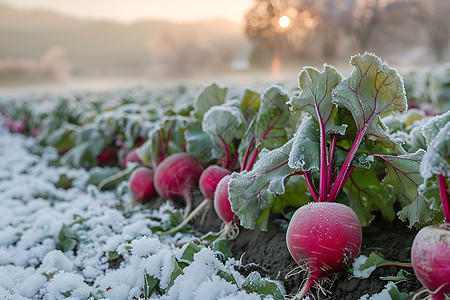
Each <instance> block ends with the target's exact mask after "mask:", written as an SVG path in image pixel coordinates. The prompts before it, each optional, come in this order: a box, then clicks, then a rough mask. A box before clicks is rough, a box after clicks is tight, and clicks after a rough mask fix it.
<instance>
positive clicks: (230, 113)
mask: <svg viewBox="0 0 450 300" xmlns="http://www.w3.org/2000/svg"><path fill="white" fill-rule="evenodd" d="M243 124H244V122H243V119H242V115H241V113H240V110H239V108H238V107H237V106H232V105H228V104H224V105H220V106H214V107H212V108H211V109H210V110H208V112H207V113H206V114H205V116H204V119H203V121H202V128H203V131H204V132H205V133H207V134H208V135H209V136H210V138H211V141H212V144H213V153H212V157H214V158H220V157H222V156H224V155H227V154H228V155H230V154H233V153H234V152H235V149H234V140H235V139H236V138H237V137H239V136H241V135H242V134H243V132H244V130H245V128H244V125H243Z"/></svg>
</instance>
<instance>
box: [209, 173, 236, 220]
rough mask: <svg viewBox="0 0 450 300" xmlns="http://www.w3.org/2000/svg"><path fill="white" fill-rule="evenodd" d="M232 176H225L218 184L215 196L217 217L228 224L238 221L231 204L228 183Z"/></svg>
mask: <svg viewBox="0 0 450 300" xmlns="http://www.w3.org/2000/svg"><path fill="white" fill-rule="evenodd" d="M230 179H231V175H226V176H224V177H223V178H222V179H221V180H220V181H219V183H218V184H217V188H216V193H215V195H214V209H215V210H216V213H217V215H218V216H219V217H220V218H221V219H222V220H223V221H224V222H225V223H226V224H228V223H231V222H232V221H233V220H235V219H236V216H235V213H234V212H233V211H232V210H231V203H230V200H229V195H228V182H230Z"/></svg>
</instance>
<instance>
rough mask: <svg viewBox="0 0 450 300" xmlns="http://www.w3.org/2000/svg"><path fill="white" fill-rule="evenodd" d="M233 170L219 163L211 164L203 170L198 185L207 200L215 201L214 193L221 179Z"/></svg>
mask: <svg viewBox="0 0 450 300" xmlns="http://www.w3.org/2000/svg"><path fill="white" fill-rule="evenodd" d="M230 174H231V171H230V170H228V169H225V168H223V167H220V166H217V165H211V166H209V167H207V168H206V169H205V171H203V173H202V175H201V176H200V180H199V183H198V186H199V187H200V191H201V192H202V194H203V196H204V197H205V200H209V201H213V200H214V193H215V191H216V188H217V184H218V183H219V181H220V180H221V179H222V178H223V177H225V176H226V175H230Z"/></svg>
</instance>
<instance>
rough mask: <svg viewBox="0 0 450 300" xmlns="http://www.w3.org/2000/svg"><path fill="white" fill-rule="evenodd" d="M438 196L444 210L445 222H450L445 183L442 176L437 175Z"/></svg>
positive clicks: (449, 208) (449, 204) (449, 206)
mask: <svg viewBox="0 0 450 300" xmlns="http://www.w3.org/2000/svg"><path fill="white" fill-rule="evenodd" d="M438 182H439V194H440V196H441V202H442V208H443V210H444V216H445V222H447V223H448V222H450V203H449V201H448V190H447V183H446V181H445V177H444V175H443V174H439V175H438Z"/></svg>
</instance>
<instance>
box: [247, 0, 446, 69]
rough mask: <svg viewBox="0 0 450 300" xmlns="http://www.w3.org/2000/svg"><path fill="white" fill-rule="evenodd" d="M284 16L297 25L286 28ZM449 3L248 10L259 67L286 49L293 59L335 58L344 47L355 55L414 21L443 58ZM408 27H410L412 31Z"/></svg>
mask: <svg viewBox="0 0 450 300" xmlns="http://www.w3.org/2000/svg"><path fill="white" fill-rule="evenodd" d="M281 16H288V17H289V18H290V20H291V24H290V25H289V26H288V27H287V28H282V27H281V26H280V25H279V24H278V20H279V19H280V17H281ZM449 16H450V1H449V0H255V3H254V5H253V7H252V8H251V9H250V10H249V11H248V12H247V14H246V16H245V18H246V28H245V30H246V34H247V36H248V37H249V39H250V41H251V42H252V44H253V46H254V49H253V53H252V57H251V62H252V63H253V64H254V65H255V64H258V63H260V62H262V61H265V60H267V59H268V58H270V57H271V56H272V55H273V54H274V53H275V52H277V51H280V49H279V48H280V47H281V48H282V52H283V55H285V56H287V57H291V58H292V57H296V56H302V55H304V56H307V55H309V54H311V53H310V52H311V50H310V49H315V50H314V51H315V52H317V51H316V50H318V52H320V55H321V57H323V58H325V59H327V60H333V59H334V58H335V57H336V56H337V55H338V52H339V50H340V49H342V47H344V46H343V40H346V41H350V43H349V45H347V47H349V48H352V50H353V52H354V51H355V50H356V51H359V52H361V51H365V50H368V49H367V48H368V45H369V44H370V42H371V40H372V38H373V36H374V33H375V32H376V30H377V28H379V27H380V26H391V27H394V29H390V30H391V31H392V30H395V27H396V26H397V27H398V26H399V24H400V25H401V24H402V22H411V24H415V25H414V26H416V28H421V30H422V36H423V37H424V39H426V40H424V42H425V43H426V44H427V45H428V46H429V48H430V50H431V51H432V53H433V54H434V56H435V58H436V59H437V60H443V59H444V54H445V50H446V47H447V46H448V42H449V39H450V17H449ZM406 28H408V27H406Z"/></svg>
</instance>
